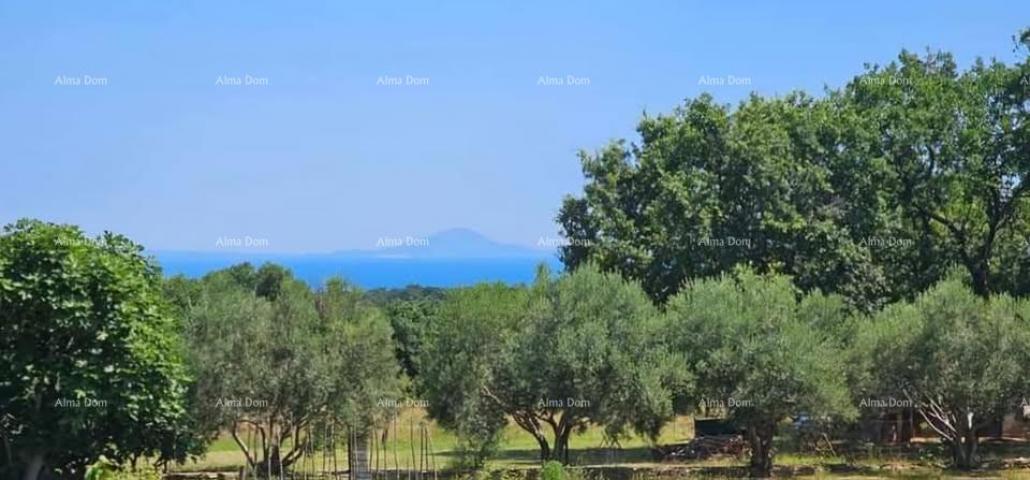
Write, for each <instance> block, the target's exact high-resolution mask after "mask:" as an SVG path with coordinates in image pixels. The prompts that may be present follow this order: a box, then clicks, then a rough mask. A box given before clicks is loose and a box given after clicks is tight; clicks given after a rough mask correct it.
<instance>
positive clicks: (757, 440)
mask: <svg viewBox="0 0 1030 480" xmlns="http://www.w3.org/2000/svg"><path fill="white" fill-rule="evenodd" d="M775 431H776V424H775V423H774V422H770V421H758V422H752V423H751V425H749V426H748V429H747V436H748V443H749V444H750V446H751V464H750V466H749V469H748V475H749V476H750V477H751V478H769V477H771V476H772V466H773V463H772V441H773V434H774V433H775Z"/></svg>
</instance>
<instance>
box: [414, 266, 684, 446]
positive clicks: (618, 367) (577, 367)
mask: <svg viewBox="0 0 1030 480" xmlns="http://www.w3.org/2000/svg"><path fill="white" fill-rule="evenodd" d="M659 328H660V319H659V316H658V315H657V312H656V311H655V309H654V307H652V305H651V303H650V300H649V299H648V298H647V296H646V295H645V294H644V292H643V290H641V289H640V287H639V286H637V285H636V284H635V283H633V282H628V281H626V280H623V279H622V278H620V277H619V276H618V275H614V274H605V273H601V272H600V271H599V270H598V269H596V268H594V267H585V268H582V269H580V270H578V271H577V272H575V273H573V274H571V275H564V276H562V277H560V278H558V279H557V280H553V279H551V278H550V276H549V273H548V272H547V271H546V269H542V270H541V272H540V274H539V276H538V279H537V281H536V283H535V284H534V285H533V286H532V287H528V288H511V287H504V286H497V285H483V286H477V287H473V288H471V289H466V290H459V291H456V292H454V293H453V294H452V295H451V297H450V298H448V300H447V301H445V303H444V305H443V306H442V308H441V311H440V314H439V318H438V320H437V322H434V324H433V328H432V329H431V333H430V335H429V336H428V343H427V346H426V349H425V351H424V353H423V357H422V363H421V367H422V371H421V375H422V378H421V385H422V390H423V391H424V392H425V393H426V395H427V397H428V400H429V401H430V402H431V405H432V406H431V408H430V413H431V414H432V415H433V416H434V417H435V418H437V419H438V420H440V421H441V422H443V424H444V425H447V426H451V427H452V428H456V429H458V430H459V432H460V431H461V429H462V428H464V427H465V425H472V426H475V427H476V428H477V431H485V432H486V435H483V436H484V437H486V438H489V433H490V430H489V429H490V428H495V429H499V428H500V427H501V426H503V425H504V424H505V420H504V417H505V416H509V417H510V418H511V419H512V420H513V421H514V422H515V423H516V424H517V425H518V426H519V427H521V428H522V429H523V430H525V431H526V432H528V433H529V434H530V435H532V437H533V438H534V439H535V440H536V442H537V444H538V446H539V448H540V456H541V459H542V460H547V459H559V460H563V461H566V462H567V461H568V460H569V458H568V454H569V439H570V437H571V435H572V433H573V432H575V431H577V430H582V429H584V428H585V427H586V426H587V425H589V424H596V425H601V426H604V427H605V428H606V432H607V433H608V435H610V436H612V437H618V436H619V435H621V434H623V433H624V432H626V431H628V430H629V429H632V430H634V431H636V432H638V433H642V434H647V435H650V436H652V437H653V436H656V435H657V434H658V432H659V429H660V428H661V426H662V425H663V424H664V422H665V421H666V420H667V419H668V418H670V417H671V415H672V413H673V410H672V397H673V395H672V391H673V390H672V388H673V387H672V386H673V385H675V384H676V383H678V382H683V379H682V378H681V376H680V375H677V374H676V370H675V369H674V368H673V365H674V362H673V361H672V357H671V356H670V355H668V354H666V353H665V350H664V349H663V347H662V344H661V342H660V339H661V332H660V331H659Z"/></svg>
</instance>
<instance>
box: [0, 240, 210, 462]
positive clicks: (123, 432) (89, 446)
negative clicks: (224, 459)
mask: <svg viewBox="0 0 1030 480" xmlns="http://www.w3.org/2000/svg"><path fill="white" fill-rule="evenodd" d="M0 330H2V332H3V335H0V415H3V419H2V422H0V426H2V430H0V434H2V435H3V448H4V450H5V451H4V454H3V455H0V458H2V460H0V465H2V466H3V469H4V470H5V473H6V474H11V475H14V474H16V472H17V473H20V475H21V476H22V478H26V479H35V478H36V477H37V475H40V474H41V473H45V474H46V475H58V476H61V477H80V476H81V475H82V473H83V471H84V468H85V466H86V465H88V464H90V463H92V462H94V461H96V459H98V458H100V456H102V455H103V456H105V457H107V458H109V459H112V460H114V461H117V462H125V461H130V460H135V459H136V458H139V457H142V456H148V457H152V458H154V459H156V460H181V459H183V458H185V456H186V455H187V454H188V453H197V452H191V451H189V448H186V447H184V445H189V442H190V440H191V438H189V435H190V429H189V428H188V425H187V422H188V415H187V412H186V391H187V385H188V383H189V380H190V379H189V378H188V376H187V375H186V369H185V368H184V366H183V363H182V362H183V359H182V349H181V347H180V343H179V341H178V336H177V335H176V325H175V322H174V319H173V317H172V316H171V315H170V314H169V309H168V308H167V305H166V304H165V303H164V301H163V300H162V297H161V289H160V272H159V270H158V268H157V267H156V266H155V265H154V264H152V263H151V262H150V261H149V260H148V259H147V258H146V257H144V256H143V254H142V248H141V247H139V246H138V245H136V244H134V243H132V242H131V241H129V240H128V239H126V238H125V237H122V236H120V235H116V234H112V233H105V234H103V235H101V236H99V237H96V238H90V237H87V236H86V235H84V234H83V233H82V232H81V231H80V230H79V229H78V228H76V227H73V226H67V225H56V224H52V223H44V222H40V221H31V220H22V221H19V222H17V223H15V224H13V225H8V226H6V227H5V228H4V230H3V234H2V235H0ZM8 460H10V461H13V462H14V464H13V465H12V464H7V462H8Z"/></svg>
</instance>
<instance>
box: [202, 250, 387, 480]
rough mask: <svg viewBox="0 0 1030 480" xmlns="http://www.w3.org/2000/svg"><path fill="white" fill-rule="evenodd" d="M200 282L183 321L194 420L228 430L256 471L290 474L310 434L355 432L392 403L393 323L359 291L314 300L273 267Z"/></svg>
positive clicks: (334, 290)
mask: <svg viewBox="0 0 1030 480" xmlns="http://www.w3.org/2000/svg"><path fill="white" fill-rule="evenodd" d="M201 283H202V287H203V288H202V289H201V293H200V295H199V297H198V298H196V299H195V300H191V301H190V302H189V303H190V304H191V306H190V307H189V309H188V314H187V337H188V339H189V344H190V352H191V360H192V366H193V368H194V369H195V370H196V372H197V378H198V388H197V389H196V394H197V400H196V402H195V404H196V405H198V407H199V408H200V411H199V413H198V415H199V416H200V417H201V418H202V419H203V423H204V424H205V425H207V426H208V429H209V431H218V430H220V429H227V430H229V431H230V433H231V434H232V436H233V438H234V440H235V441H236V443H237V445H238V446H239V447H240V450H241V451H243V453H244V456H245V457H246V459H247V462H248V464H249V465H250V466H251V467H252V468H255V469H256V470H257V471H258V472H260V473H262V474H266V473H267V474H270V475H277V474H279V473H280V472H282V471H284V470H285V469H287V468H289V466H290V465H292V464H293V463H294V462H296V461H297V460H298V459H300V457H301V456H302V455H303V453H304V451H305V449H306V448H307V447H308V446H309V445H310V443H311V442H312V441H313V436H312V434H311V433H312V429H313V428H314V427H316V426H322V425H323V424H329V423H332V424H334V425H335V424H341V425H347V426H349V427H352V428H353V429H355V430H356V431H361V430H362V429H364V428H367V426H368V425H370V423H371V416H373V415H375V414H377V413H379V412H382V411H383V410H385V409H387V408H388V406H389V405H393V404H395V403H396V398H397V396H398V391H399V390H398V389H399V383H398V373H399V372H398V371H397V365H396V361H395V360H394V358H393V355H392V350H391V346H392V344H391V342H390V329H389V324H388V323H387V321H386V319H385V317H384V316H383V315H382V314H381V313H380V312H379V310H378V309H376V308H374V307H373V306H371V305H370V304H368V303H367V302H365V301H364V300H363V299H362V295H361V292H360V291H358V290H356V289H354V288H352V287H350V286H348V285H346V284H345V283H344V282H342V281H341V280H338V279H332V280H330V281H328V282H327V283H326V285H325V288H324V289H323V290H321V291H319V292H315V293H313V292H311V290H310V288H308V286H307V285H306V284H304V283H303V282H301V281H300V280H297V279H295V278H293V276H292V274H291V273H290V272H289V271H288V270H286V269H283V268H282V267H279V266H276V265H265V266H262V267H261V268H260V269H259V270H256V271H255V270H254V269H253V268H252V267H250V266H249V265H240V266H236V267H231V268H229V269H226V270H222V271H219V272H215V273H212V274H209V275H208V276H207V277H205V278H204V279H203V280H202V282H201ZM245 430H249V431H251V432H255V433H256V435H257V436H258V438H259V439H260V441H259V447H258V448H259V450H258V451H251V450H250V446H249V445H247V442H245V441H244V438H243V432H244V431H245ZM284 448H287V450H285V451H284Z"/></svg>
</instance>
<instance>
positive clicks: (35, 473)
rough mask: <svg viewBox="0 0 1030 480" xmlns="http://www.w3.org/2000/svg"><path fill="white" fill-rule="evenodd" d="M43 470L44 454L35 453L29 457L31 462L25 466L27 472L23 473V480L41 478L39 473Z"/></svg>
mask: <svg viewBox="0 0 1030 480" xmlns="http://www.w3.org/2000/svg"><path fill="white" fill-rule="evenodd" d="M42 470H43V454H42V453H41V452H37V453H33V454H32V456H30V457H29V461H28V463H27V464H25V471H24V472H23V473H22V476H21V479H22V480H36V479H37V478H39V472H41V471H42Z"/></svg>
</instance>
